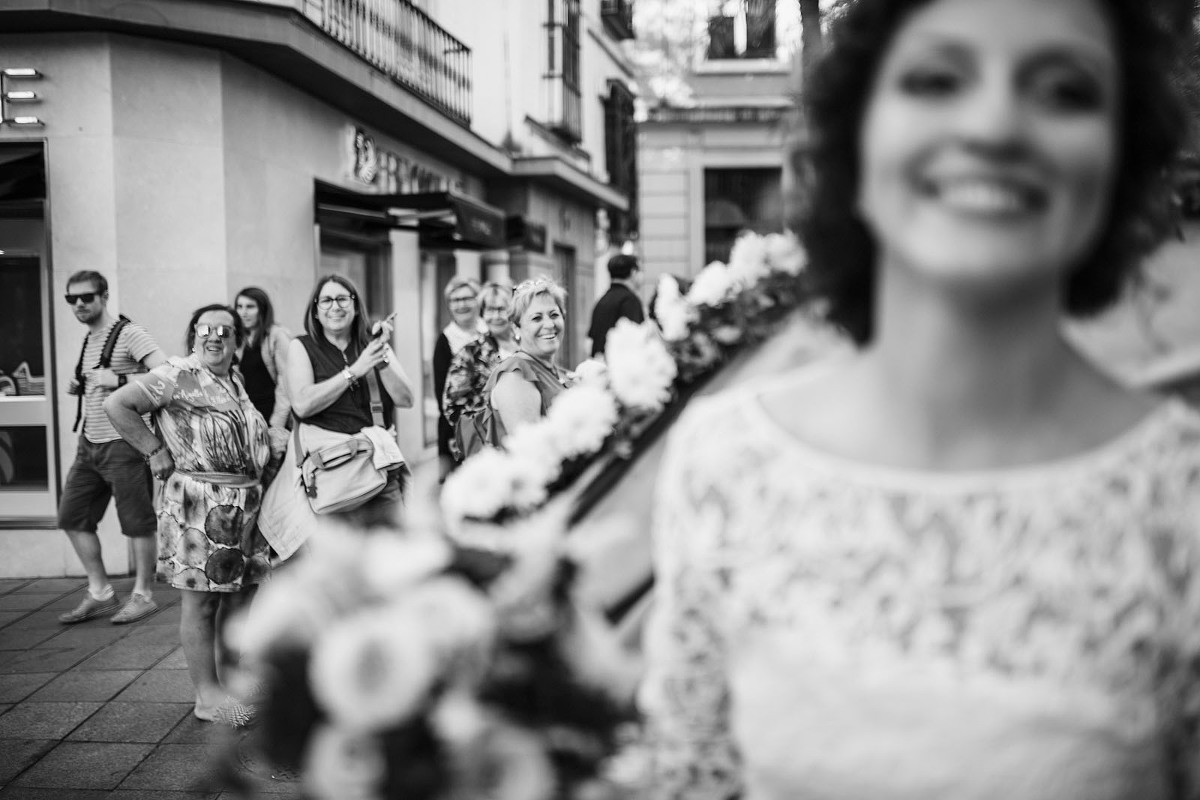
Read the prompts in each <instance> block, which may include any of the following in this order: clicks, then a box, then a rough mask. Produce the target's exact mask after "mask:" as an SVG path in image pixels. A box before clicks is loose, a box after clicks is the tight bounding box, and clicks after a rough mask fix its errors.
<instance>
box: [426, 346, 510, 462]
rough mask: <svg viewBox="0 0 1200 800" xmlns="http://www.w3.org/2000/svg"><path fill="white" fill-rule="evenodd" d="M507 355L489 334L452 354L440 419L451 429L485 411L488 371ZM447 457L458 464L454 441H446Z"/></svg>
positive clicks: (458, 458) (461, 454) (459, 452)
mask: <svg viewBox="0 0 1200 800" xmlns="http://www.w3.org/2000/svg"><path fill="white" fill-rule="evenodd" d="M511 355H513V353H511V352H508V351H505V350H502V349H501V348H500V343H499V342H498V341H497V340H496V337H495V336H493V335H492V334H490V333H485V334H483V335H481V336H479V337H478V338H477V339H475V340H474V341H472V342H468V343H467V344H466V345H464V346H463V348H462V349H461V350H459V351H458V352H457V353H456V354H455V356H454V360H453V361H451V362H450V370H449V371H448V372H447V373H446V389H445V391H443V392H442V415H443V416H444V417H445V418H446V421H447V422H449V423H450V425H451V427H453V426H456V425H457V424H458V420H459V418H460V417H464V416H465V417H472V416H474V415H475V414H478V413H479V412H480V411H483V409H484V408H486V407H487V394H486V393H485V392H484V391H483V389H484V386H486V385H487V382H488V378H489V377H491V374H492V370H493V369H495V368H496V366H497V365H498V364H499V363H500V362H501V361H503V360H504V359H505V358H507V357H508V356H511ZM450 453H451V454H452V455H453V456H454V458H455V459H456V460H458V461H461V460H462V459H463V453H462V451H461V450H460V449H459V445H458V441H457V437H452V438H451V439H450Z"/></svg>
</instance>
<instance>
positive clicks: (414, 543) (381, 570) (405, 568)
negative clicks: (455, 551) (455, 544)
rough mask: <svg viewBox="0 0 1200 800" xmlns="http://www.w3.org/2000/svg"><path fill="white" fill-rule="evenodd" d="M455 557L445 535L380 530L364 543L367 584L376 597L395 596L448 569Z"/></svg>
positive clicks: (364, 566)
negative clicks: (404, 533)
mask: <svg viewBox="0 0 1200 800" xmlns="http://www.w3.org/2000/svg"><path fill="white" fill-rule="evenodd" d="M451 557H452V554H451V552H450V546H449V545H448V544H447V543H446V540H445V539H442V538H437V537H434V536H419V535H413V536H410V537H408V538H402V537H400V536H396V535H394V534H391V533H382V532H381V533H377V534H375V535H373V536H371V537H370V538H369V539H368V540H367V541H366V542H365V543H364V545H363V549H362V571H363V583H364V584H365V587H366V589H367V590H368V591H369V592H371V593H372V594H373V595H375V596H376V597H390V596H394V595H396V594H397V593H398V592H402V591H404V590H406V589H408V588H410V587H412V586H414V585H415V584H417V583H418V582H420V581H423V580H425V579H427V578H429V577H430V576H431V575H434V574H436V573H438V572H440V571H441V570H443V569H445V567H446V566H447V565H448V564H449V563H450V559H451Z"/></svg>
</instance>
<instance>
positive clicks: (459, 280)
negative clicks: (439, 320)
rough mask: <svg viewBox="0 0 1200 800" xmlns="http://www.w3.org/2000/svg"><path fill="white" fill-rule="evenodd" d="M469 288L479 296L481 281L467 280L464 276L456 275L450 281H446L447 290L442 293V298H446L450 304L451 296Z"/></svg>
mask: <svg viewBox="0 0 1200 800" xmlns="http://www.w3.org/2000/svg"><path fill="white" fill-rule="evenodd" d="M464 286H467V287H469V288H470V289H471V291H472V292H474V294H475V296H476V297H478V296H479V281H477V280H475V279H474V278H466V277H463V276H462V275H455V276H454V277H453V278H451V279H450V280H448V281H446V288H445V289H444V290H443V291H442V297H444V298H446V302H447V303H448V302H450V295H452V294H454V293H455V292H457V291H458V290H459V289H461V288H463V287H464Z"/></svg>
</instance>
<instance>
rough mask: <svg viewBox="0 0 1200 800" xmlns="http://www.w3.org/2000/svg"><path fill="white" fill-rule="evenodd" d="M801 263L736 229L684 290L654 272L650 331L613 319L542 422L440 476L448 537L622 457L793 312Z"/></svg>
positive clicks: (527, 507)
mask: <svg viewBox="0 0 1200 800" xmlns="http://www.w3.org/2000/svg"><path fill="white" fill-rule="evenodd" d="M806 263H807V259H806V257H805V254H804V251H803V249H802V248H801V247H800V244H799V242H798V241H797V240H796V238H795V237H794V236H792V235H791V234H768V235H767V236H760V235H758V234H754V233H747V234H743V235H742V236H741V237H739V238H738V240H737V241H736V242H735V243H734V246H733V249H732V251H731V252H730V258H729V263H728V264H724V263H722V262H720V261H714V262H712V263H711V264H709V265H708V266H706V267H705V268H704V269H703V270H701V272H700V273H699V274H698V275H697V276H696V279H695V280H694V281H693V283H692V285H691V288H690V289H689V290H688V291H687V293H686V294H684V293H682V292H681V291H680V287H679V284H678V282H677V281H676V280H675V279H674V278H673V277H671V276H670V275H664V276H663V277H662V279H661V280H660V281H659V284H658V292H657V296H656V299H655V303H654V316H655V317H656V319H657V322H658V324H657V325H655V323H654V322H652V321H647V322H643V323H641V324H637V323H634V322H632V321H630V320H627V319H622V320H619V321H618V322H617V325H616V327H614V328H613V329H612V330H611V331H610V332H609V334H608V340H607V342H606V343H605V362H603V363H601V362H598V361H585V362H583V364H581V365H580V366H579V368H578V369H577V370H576V376H577V384H576V385H575V386H573V387H571V388H569V389H567V390H566V391H564V392H563V393H562V394H561V395H559V396H558V398H557V399H556V400H555V402H554V405H552V406H551V407H550V410H549V412H548V413H547V414H546V416H545V417H544V418H543V419H542V420H540V421H539V422H537V423H533V424H530V425H526V426H525V427H523V428H520V429H518V430H517V431H516V432H515V433H514V434H513V435H512V436H510V437H509V439H508V441H506V442H505V444H504V448H503V449H502V450H499V449H495V448H485V449H484V450H483V451H481V452H479V453H477V454H475V455H473V456H471V457H470V458H468V459H467V460H466V461H465V462H464V463H463V465H462V466H461V467H460V468H459V469H458V470H456V471H455V472H454V473H452V474H451V475H450V477H449V478H447V479H446V483H445V486H444V487H443V490H442V494H441V505H442V511H443V512H444V514H445V516H446V519H447V523H448V524H449V526H450V528H451V530H454V529H455V528H457V527H460V526H461V525H462V524H463V523H464V522H468V521H490V522H504V521H505V520H509V519H512V518H514V517H519V516H522V515H526V514H529V513H531V512H533V511H535V510H537V509H538V508H540V507H541V506H542V505H543V504H544V503H545V502H546V501H547V500H548V499H549V498H550V497H551V496H552V495H553V494H554V492H555V491H556V490H557V489H559V488H562V487H563V486H565V485H566V484H568V483H570V482H571V480H573V479H574V478H576V477H578V475H579V474H580V471H581V469H582V468H583V467H584V466H585V465H587V464H588V463H589V462H592V461H594V460H595V459H596V458H597V457H598V456H600V455H602V454H603V453H604V451H605V450H606V448H609V449H611V451H612V453H613V454H614V456H616V457H622V456H628V454H629V453H630V452H631V451H632V446H633V442H634V441H635V440H636V439H637V437H638V435H639V434H640V433H641V432H642V431H644V430H645V428H646V427H647V425H648V424H649V423H651V422H652V421H653V420H654V419H655V418H656V417H657V416H659V415H660V414H662V412H663V411H664V409H665V408H666V407H667V406H668V405H669V404H671V403H672V402H673V401H675V400H676V399H677V398H679V396H680V394H681V392H682V391H684V390H685V389H686V388H687V387H689V386H692V385H694V384H696V383H697V382H698V381H700V380H701V379H703V378H705V377H707V376H709V375H711V374H712V373H713V372H715V371H716V369H717V368H718V367H719V366H720V365H721V364H722V363H724V362H725V361H727V360H728V359H729V358H730V357H731V356H733V355H735V354H736V353H737V352H740V351H741V350H742V349H743V348H745V347H746V346H748V345H750V344H753V343H756V342H759V341H761V340H763V339H764V338H766V337H767V336H768V335H769V334H770V333H771V332H772V331H774V330H775V329H776V328H777V326H778V325H779V324H780V323H781V322H782V321H783V320H784V319H785V318H786V317H787V316H788V315H789V314H790V313H791V312H792V311H793V310H795V309H796V308H798V307H800V306H802V305H803V304H804V302H805V301H806V299H807V297H808V294H807V292H806V291H805V289H804V288H803V285H802V281H801V280H800V278H801V275H802V273H803V271H804V267H805V265H806Z"/></svg>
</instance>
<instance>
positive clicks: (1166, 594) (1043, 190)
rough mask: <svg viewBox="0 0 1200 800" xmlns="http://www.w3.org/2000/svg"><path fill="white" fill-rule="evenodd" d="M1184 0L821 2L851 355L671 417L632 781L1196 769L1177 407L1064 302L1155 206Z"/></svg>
mask: <svg viewBox="0 0 1200 800" xmlns="http://www.w3.org/2000/svg"><path fill="white" fill-rule="evenodd" d="M1168 12H1170V13H1168ZM1168 18H1173V19H1175V20H1180V21H1182V22H1183V24H1180V23H1179V22H1175V23H1174V24H1171V23H1169V22H1168V21H1167V20H1168ZM1190 19H1191V5H1190V3H1189V2H1186V1H1185V0H1169V1H1168V0H1163V2H1151V1H1150V0H1058V1H1057V2H1044V0H1003V1H1002V2H1001V1H1000V0H849V2H847V3H846V4H844V6H842V7H841V8H840V9H839V10H838V12H837V13H836V15H835V16H834V17H833V19H832V23H831V30H830V35H831V38H830V46H829V48H828V50H827V52H826V54H825V57H824V59H823V61H822V62H821V63H819V64H818V65H817V67H816V70H815V72H814V73H813V74H812V76H811V80H810V81H809V82H808V83H807V85H806V86H805V92H806V95H805V102H806V119H807V122H808V125H809V129H810V131H811V134H812V137H813V138H812V140H811V142H810V144H809V148H810V149H809V150H808V151H806V152H802V153H799V154H798V155H799V157H800V160H801V161H802V162H803V165H804V167H805V169H804V170H802V174H805V175H806V176H807V177H808V179H809V183H808V185H807V186H805V187H803V189H804V190H805V191H806V203H805V205H804V208H803V209H802V212H801V215H800V219H799V220H798V226H797V229H798V231H799V233H800V236H801V239H802V240H803V241H804V243H805V245H806V246H807V248H808V251H809V252H808V255H809V264H810V266H809V275H808V279H810V280H812V281H813V285H815V286H816V287H817V288H818V291H819V292H821V293H822V294H823V295H824V298H825V300H826V302H827V303H828V304H829V305H828V308H829V311H828V314H829V318H830V320H831V321H832V322H834V323H835V324H837V325H839V326H841V327H842V328H843V329H844V330H845V331H846V332H847V334H848V335H849V336H850V337H852V338H853V339H854V340H855V341H856V342H857V344H858V350H857V352H855V353H853V354H851V355H849V356H848V357H846V358H841V359H835V360H830V361H828V362H826V363H824V364H822V365H819V366H814V367H808V368H804V369H802V370H800V371H798V372H796V373H793V374H788V375H783V376H777V377H774V378H771V379H768V380H762V381H759V382H757V383H754V384H752V385H749V386H746V387H743V388H740V389H737V390H733V391H730V392H728V393H726V394H725V395H722V396H717V397H713V398H709V399H704V400H701V401H699V402H697V403H696V404H694V405H693V407H691V408H689V409H688V411H687V412H686V413H685V415H684V417H683V419H682V420H681V421H680V422H679V423H678V427H677V428H676V430H675V431H674V432H673V434H672V438H671V442H670V444H669V446H668V453H667V456H666V458H665V460H664V465H663V468H662V471H661V473H660V478H659V484H658V495H659V502H660V506H659V508H658V509H657V515H656V543H655V548H656V553H657V589H656V607H655V610H654V616H653V620H652V623H651V627H650V629H649V632H648V638H647V648H648V656H647V657H648V663H649V665H650V676H649V679H648V681H647V683H646V685H645V687H644V693H643V700H644V703H645V705H646V707H647V710H648V713H649V717H650V728H651V731H652V739H653V741H654V750H655V762H656V780H655V786H654V793H655V794H656V795H658V796H666V797H731V796H734V795H740V796H742V797H746V798H759V797H780V798H784V797H837V798H842V799H843V800H854V798H871V799H872V800H886V799H887V798H915V797H921V798H966V797H970V798H975V800H982V799H983V798H1015V797H1020V798H1022V799H1023V800H1043V799H1045V800H1049V798H1055V799H1056V800H1065V799H1067V798H1077V799H1078V800H1083V798H1088V799H1089V800H1117V798H1132V797H1138V798H1169V797H1174V798H1185V797H1187V798H1195V797H1200V766H1198V765H1200V758H1198V754H1200V669H1198V668H1197V667H1198V665H1200V637H1198V636H1197V635H1196V631H1197V630H1200V417H1198V416H1197V414H1196V413H1195V412H1194V411H1192V410H1189V409H1188V408H1186V407H1185V406H1184V405H1183V404H1182V403H1181V402H1177V401H1163V400H1162V399H1160V398H1157V397H1152V396H1148V395H1145V394H1141V393H1138V392H1136V391H1131V390H1129V389H1127V388H1125V387H1124V386H1121V385H1119V384H1117V383H1116V382H1114V381H1112V380H1111V379H1109V378H1108V377H1107V376H1105V375H1104V374H1103V373H1102V372H1101V371H1099V370H1098V369H1096V368H1095V367H1094V366H1093V365H1092V364H1091V363H1089V361H1088V360H1087V359H1086V358H1084V357H1083V356H1082V355H1081V354H1079V353H1078V352H1076V350H1075V349H1074V348H1073V347H1072V346H1071V345H1070V344H1069V343H1068V342H1067V341H1065V340H1064V338H1063V335H1062V332H1061V326H1062V323H1063V319H1064V317H1066V316H1079V315H1083V314H1089V313H1093V312H1096V311H1099V310H1100V309H1103V308H1105V307H1107V306H1109V305H1110V304H1111V303H1113V302H1114V301H1115V300H1116V299H1117V298H1118V296H1119V294H1120V292H1121V290H1122V288H1123V286H1124V285H1125V284H1126V282H1127V280H1128V279H1129V277H1130V276H1131V275H1132V274H1133V273H1134V271H1135V270H1136V269H1137V268H1138V264H1139V262H1140V260H1141V258H1142V257H1143V256H1144V255H1145V253H1146V252H1148V250H1149V249H1150V248H1151V247H1152V246H1153V245H1155V244H1157V243H1158V242H1159V241H1161V240H1162V239H1163V237H1164V236H1165V235H1166V234H1168V233H1169V231H1170V230H1171V224H1170V222H1171V220H1170V218H1169V216H1168V215H1167V214H1166V209H1169V208H1170V205H1169V203H1168V202H1167V198H1168V196H1169V194H1168V193H1169V189H1170V187H1169V185H1168V184H1167V182H1166V181H1165V176H1166V174H1167V167H1168V166H1169V165H1170V164H1171V162H1172V159H1173V158H1174V157H1175V154H1176V152H1177V151H1178V148H1179V146H1180V145H1181V143H1182V140H1183V134H1184V130H1185V127H1184V117H1183V114H1182V105H1181V102H1180V100H1179V99H1178V97H1177V96H1176V91H1177V89H1176V86H1177V84H1176V83H1174V82H1173V80H1174V69H1175V67H1176V66H1177V64H1178V61H1177V60H1176V58H1177V56H1178V54H1179V52H1180V44H1182V39H1183V35H1182V33H1181V32H1182V31H1189V32H1190V31H1191V25H1190Z"/></svg>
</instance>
